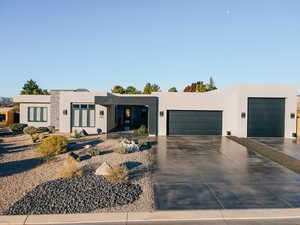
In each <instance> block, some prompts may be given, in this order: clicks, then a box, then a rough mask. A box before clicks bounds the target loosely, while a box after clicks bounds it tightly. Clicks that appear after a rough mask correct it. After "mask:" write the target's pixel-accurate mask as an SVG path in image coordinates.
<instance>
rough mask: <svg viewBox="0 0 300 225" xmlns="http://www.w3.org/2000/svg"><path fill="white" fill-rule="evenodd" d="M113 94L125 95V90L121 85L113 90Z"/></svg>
mask: <svg viewBox="0 0 300 225" xmlns="http://www.w3.org/2000/svg"><path fill="white" fill-rule="evenodd" d="M111 92H112V93H119V94H124V93H125V89H124V88H123V87H122V86H120V85H115V86H114V87H113V88H112V89H111Z"/></svg>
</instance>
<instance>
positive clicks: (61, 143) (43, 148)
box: [36, 136, 68, 160]
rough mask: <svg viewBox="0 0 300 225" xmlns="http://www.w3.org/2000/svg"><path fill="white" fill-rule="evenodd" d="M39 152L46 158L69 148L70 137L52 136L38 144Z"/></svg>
mask: <svg viewBox="0 0 300 225" xmlns="http://www.w3.org/2000/svg"><path fill="white" fill-rule="evenodd" d="M36 150H37V152H38V153H40V154H41V155H42V156H43V157H44V158H45V159H46V160H47V159H50V158H51V157H53V156H55V155H58V154H61V153H64V152H66V151H67V150H68V139H67V138H66V137H64V136H50V137H47V138H45V139H43V140H42V142H41V144H39V145H38V146H37V149H36Z"/></svg>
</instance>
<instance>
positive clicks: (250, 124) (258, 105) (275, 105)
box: [167, 98, 285, 137]
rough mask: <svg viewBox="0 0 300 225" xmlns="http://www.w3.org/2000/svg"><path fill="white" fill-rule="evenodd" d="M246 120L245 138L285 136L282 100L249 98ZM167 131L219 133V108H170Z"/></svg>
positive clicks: (220, 124) (189, 133) (181, 133)
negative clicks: (213, 109) (215, 109)
mask: <svg viewBox="0 0 300 225" xmlns="http://www.w3.org/2000/svg"><path fill="white" fill-rule="evenodd" d="M232 119H234V118H232ZM237 119H238V118H237ZM245 119H247V136H248V137H284V124H285V99H284V98H248V115H247V117H246V118H245ZM167 132H168V135H222V111H211V110H169V111H168V112H167Z"/></svg>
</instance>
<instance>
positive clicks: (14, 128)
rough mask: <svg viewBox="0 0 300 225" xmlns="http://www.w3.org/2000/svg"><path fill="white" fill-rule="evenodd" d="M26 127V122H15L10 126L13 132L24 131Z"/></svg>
mask: <svg viewBox="0 0 300 225" xmlns="http://www.w3.org/2000/svg"><path fill="white" fill-rule="evenodd" d="M25 127H27V124H25V123H13V124H11V125H10V126H9V128H10V129H11V131H13V132H22V131H23V129H24V128H25Z"/></svg>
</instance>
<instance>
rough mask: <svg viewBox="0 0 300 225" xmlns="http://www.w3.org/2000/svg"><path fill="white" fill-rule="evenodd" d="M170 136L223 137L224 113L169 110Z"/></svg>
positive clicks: (168, 129)
mask: <svg viewBox="0 0 300 225" xmlns="http://www.w3.org/2000/svg"><path fill="white" fill-rule="evenodd" d="M167 131H168V135H222V111H204V110H169V111H168V113H167Z"/></svg>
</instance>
